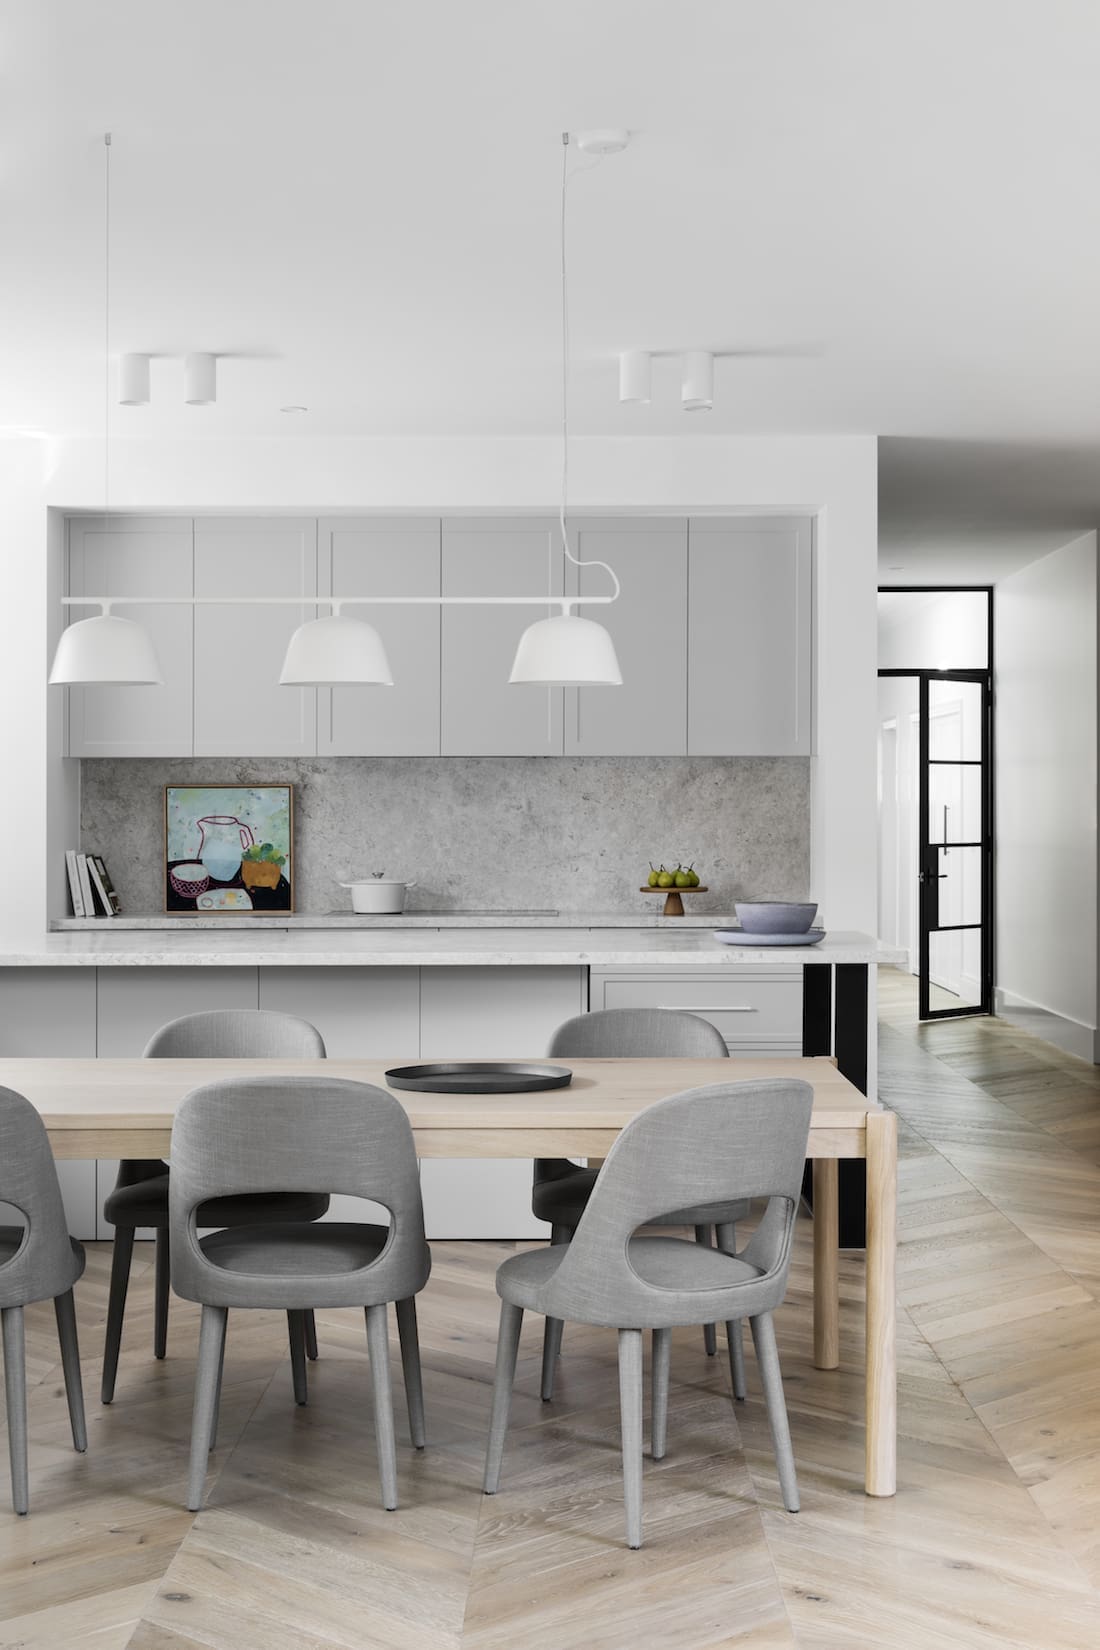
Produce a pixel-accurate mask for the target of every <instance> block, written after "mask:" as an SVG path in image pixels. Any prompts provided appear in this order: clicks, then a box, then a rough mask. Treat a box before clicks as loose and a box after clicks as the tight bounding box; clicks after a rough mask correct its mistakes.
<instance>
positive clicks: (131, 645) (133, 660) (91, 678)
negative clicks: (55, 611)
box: [50, 610, 164, 687]
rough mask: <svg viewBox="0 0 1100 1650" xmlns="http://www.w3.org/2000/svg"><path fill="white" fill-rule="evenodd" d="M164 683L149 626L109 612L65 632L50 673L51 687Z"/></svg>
mask: <svg viewBox="0 0 1100 1650" xmlns="http://www.w3.org/2000/svg"><path fill="white" fill-rule="evenodd" d="M163 680H164V677H163V676H162V675H161V673H160V665H159V664H158V663H157V656H156V653H155V652H154V649H153V644H152V641H151V640H150V638H149V632H148V631H147V630H146V628H145V626H144V625H140V624H137V623H135V621H134V620H133V619H119V618H116V617H115V615H114V614H113V613H110V612H108V611H106V610H105V611H104V612H103V613H101V614H100V615H99V616H98V617H97V618H94V619H80V620H79V621H78V622H77V623H76V624H71V625H69V626H67V628H66V629H65V630H63V631H62V632H61V640H60V641H59V642H58V644H57V652H56V653H55V654H54V661H53V668H52V670H51V671H50V684H51V686H53V685H54V684H55V683H64V684H66V685H68V686H70V687H81V686H93V685H94V686H100V687H102V686H105V685H108V684H110V685H114V686H116V687H123V686H125V687H146V686H150V685H153V684H156V683H158V682H163Z"/></svg>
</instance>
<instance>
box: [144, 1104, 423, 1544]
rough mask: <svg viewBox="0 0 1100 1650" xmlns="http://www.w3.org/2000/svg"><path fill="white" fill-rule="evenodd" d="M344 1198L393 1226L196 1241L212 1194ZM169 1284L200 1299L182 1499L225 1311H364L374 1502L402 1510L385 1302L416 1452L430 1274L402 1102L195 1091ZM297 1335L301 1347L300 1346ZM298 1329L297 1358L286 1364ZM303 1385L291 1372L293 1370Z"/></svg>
mask: <svg viewBox="0 0 1100 1650" xmlns="http://www.w3.org/2000/svg"><path fill="white" fill-rule="evenodd" d="M288 1190H289V1191H292V1192H300V1193H313V1194H315V1193H320V1192H324V1193H325V1194H326V1195H327V1194H328V1193H330V1192H340V1193H344V1194H346V1195H349V1196H352V1197H360V1198H367V1199H369V1200H371V1201H372V1202H374V1203H378V1204H381V1205H382V1206H383V1208H385V1209H386V1210H388V1212H389V1215H390V1225H389V1226H382V1225H376V1224H371V1223H367V1222H350V1221H339V1222H338V1221H324V1222H320V1223H318V1224H314V1223H313V1222H311V1221H308V1220H304V1221H294V1222H292V1221H284V1222H281V1223H275V1222H271V1221H266V1220H265V1221H263V1222H260V1223H257V1224H256V1225H253V1226H234V1227H227V1228H226V1229H225V1230H223V1231H220V1232H212V1233H210V1234H208V1235H207V1236H206V1237H202V1238H200V1237H199V1236H198V1234H197V1227H198V1225H199V1223H200V1222H204V1221H205V1219H206V1209H207V1207H208V1206H209V1204H210V1203H211V1202H212V1201H213V1200H217V1199H221V1198H229V1197H236V1196H238V1195H240V1194H242V1193H248V1194H270V1193H274V1192H283V1191H288ZM169 1205H170V1228H171V1255H172V1286H173V1288H174V1289H175V1291H176V1293H177V1294H178V1295H181V1296H182V1297H183V1298H184V1299H185V1300H190V1301H198V1302H199V1303H200V1304H201V1306H202V1326H201V1330H200V1334H199V1362H198V1371H197V1374H196V1377H195V1408H194V1416H193V1419H192V1427H191V1471H190V1480H189V1487H188V1497H187V1505H188V1506H189V1507H190V1508H191V1509H192V1510H196V1511H197V1509H198V1508H199V1507H200V1506H201V1504H202V1491H203V1482H204V1479H205V1475H206V1460H207V1455H208V1453H209V1451H210V1450H211V1449H212V1448H213V1444H214V1439H215V1436H216V1432H217V1424H218V1401H219V1395H220V1391H221V1372H222V1364H223V1361H224V1357H225V1333H226V1320H227V1318H228V1314H229V1309H230V1308H231V1307H234V1308H236V1307H262V1308H268V1309H270V1308H272V1307H274V1308H278V1309H280V1310H283V1311H286V1312H289V1313H290V1314H291V1315H292V1316H293V1317H299V1316H300V1315H301V1314H302V1313H303V1312H305V1311H306V1310H307V1309H309V1308H311V1307H313V1306H325V1307H338V1306H360V1307H363V1308H364V1309H365V1311H366V1325H367V1347H368V1351H369V1355H370V1368H371V1384H372V1387H373V1391H374V1424H375V1438H376V1442H377V1448H378V1463H379V1473H380V1477H381V1481H382V1505H383V1507H385V1508H387V1509H393V1508H394V1507H396V1506H397V1462H396V1451H395V1444H394V1429H393V1394H392V1389H391V1385H390V1366H389V1336H388V1329H387V1307H388V1304H389V1302H390V1301H393V1302H395V1303H396V1308H397V1327H398V1332H399V1335H400V1338H401V1364H402V1369H403V1371H404V1377H405V1394H406V1399H407V1403H408V1409H409V1427H410V1432H411V1434H412V1441H413V1444H414V1445H415V1447H416V1448H417V1449H423V1448H424V1397H423V1390H422V1385H421V1375H420V1347H419V1340H418V1337H417V1328H416V1300H415V1297H416V1295H417V1294H418V1293H419V1292H420V1290H421V1289H423V1287H424V1285H425V1283H426V1282H427V1281H428V1274H429V1272H430V1271H431V1254H430V1252H429V1249H428V1245H427V1242H426V1241H425V1237H424V1210H423V1206H422V1204H421V1201H420V1174H419V1167H418V1164H417V1160H416V1148H415V1146H414V1144H413V1134H412V1129H411V1128H410V1126H409V1120H408V1118H407V1116H406V1115H405V1111H404V1108H403V1107H402V1106H401V1105H400V1104H399V1103H398V1101H397V1100H395V1099H394V1097H393V1095H392V1094H387V1093H386V1092H385V1091H384V1090H383V1089H379V1088H375V1087H373V1085H371V1084H369V1083H353V1082H349V1081H347V1080H346V1079H343V1078H336V1077H317V1078H313V1079H311V1080H310V1081H309V1082H303V1080H302V1079H301V1078H300V1077H251V1078H241V1079H240V1080H239V1081H231V1080H228V1079H227V1080H224V1081H222V1082H219V1083H210V1084H208V1085H207V1086H206V1087H205V1088H200V1089H196V1090H195V1091H194V1092H193V1093H191V1094H189V1095H188V1096H187V1098H186V1099H185V1100H184V1101H183V1103H182V1105H181V1106H180V1108H179V1110H178V1111H177V1113H176V1118H175V1123H174V1125H173V1128H172V1180H171V1188H170V1193H169ZM300 1344H301V1343H300V1341H299V1342H298V1345H299V1346H300ZM294 1345H295V1343H294V1340H293V1337H292V1342H291V1348H292V1363H293V1362H294ZM295 1386H296V1387H297V1372H296V1375H295Z"/></svg>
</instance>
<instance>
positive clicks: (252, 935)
mask: <svg viewBox="0 0 1100 1650" xmlns="http://www.w3.org/2000/svg"><path fill="white" fill-rule="evenodd" d="M713 921H714V919H713V918H712V919H711V922H713ZM898 955H899V954H897V953H895V952H893V951H889V950H886V949H884V948H883V947H881V946H880V945H879V943H878V941H877V940H875V939H873V938H872V937H871V936H870V935H868V934H855V933H834V934H830V935H829V936H828V937H827V938H826V939H825V940H823V941H822V943H821V944H820V945H816V946H792V947H789V948H774V949H773V948H768V947H762V946H759V947H758V946H752V947H750V946H742V947H733V946H725V945H720V944H719V943H718V941H717V940H716V939H715V938H714V936H713V933H712V932H711V931H710V928H707V929H700V928H699V927H698V926H697V925H695V924H690V925H687V926H684V923H683V922H676V923H672V924H669V925H668V926H666V927H664V928H661V929H658V930H654V929H652V928H642V929H633V928H618V929H614V930H611V929H602V928H591V929H590V928H588V927H587V926H585V927H580V926H575V927H571V928H558V927H554V928H537V927H533V926H531V925H530V924H528V925H527V926H526V927H522V928H509V929H508V930H507V931H505V930H503V929H501V928H500V927H499V926H494V927H493V928H476V927H472V926H464V927H462V928H446V929H443V928H440V927H438V926H433V927H432V928H423V927H422V928H409V929H406V930H404V931H400V932H399V931H395V930H394V929H393V928H386V929H376V930H364V929H362V928H350V929H348V928H344V929H340V928H337V929H335V930H321V931H318V930H315V929H313V930H311V929H287V928H283V927H281V928H278V929H275V930H268V929H266V928H265V929H264V930H263V931H260V929H259V925H258V924H257V925H255V926H252V927H250V928H248V929H247V930H245V931H244V932H242V931H241V930H240V929H239V928H228V927H224V928H223V930H222V932H220V933H217V934H213V933H211V932H210V930H209V929H201V930H198V931H196V930H195V928H194V925H193V924H189V925H188V931H187V932H184V933H180V932H179V931H178V930H171V931H168V932H165V931H164V930H155V931H149V930H146V931H138V932H135V931H133V930H125V929H120V928H119V927H117V925H116V923H115V921H114V920H113V919H110V920H108V919H103V921H102V922H101V925H100V927H99V928H98V929H96V930H95V931H92V932H89V931H88V930H79V931H77V932H68V933H56V934H44V935H43V936H42V937H41V939H40V940H39V941H38V942H37V943H36V944H34V945H31V946H25V947H23V948H21V949H15V948H11V949H8V948H4V949H2V950H0V967H4V968H21V967H31V968H33V967H39V968H42V967H45V968H56V967H88V968H122V967H134V966H151V967H192V968H204V967H227V966H228V967H233V966H236V967H241V968H245V967H249V968H280V967H284V968H300V967H349V966H350V967H373V968H461V967H546V966H559V967H569V966H573V967H592V968H651V969H656V970H666V969H669V968H673V969H676V968H706V969H710V968H713V969H725V970H727V971H733V970H736V969H744V968H754V969H760V968H768V969H780V970H783V971H785V972H786V971H793V970H796V969H800V968H801V967H802V965H803V963H808V962H815V963H873V962H896V961H897V960H898Z"/></svg>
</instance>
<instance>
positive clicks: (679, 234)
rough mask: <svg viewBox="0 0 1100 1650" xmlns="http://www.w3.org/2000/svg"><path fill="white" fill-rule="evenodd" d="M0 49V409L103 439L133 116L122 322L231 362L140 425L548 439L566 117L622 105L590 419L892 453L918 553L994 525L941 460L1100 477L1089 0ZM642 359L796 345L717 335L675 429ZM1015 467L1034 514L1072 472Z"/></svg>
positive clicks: (276, 32)
mask: <svg viewBox="0 0 1100 1650" xmlns="http://www.w3.org/2000/svg"><path fill="white" fill-rule="evenodd" d="M0 54H2V69H0V72H2V73H3V81H4V97H3V101H2V105H0V221H2V223H3V236H4V240H5V243H6V245H5V250H4V253H3V258H2V273H0V285H2V289H3V290H2V293H0V352H2V354H0V359H2V360H3V372H2V373H0V429H3V428H7V429H9V430H25V429H32V430H34V429H37V430H46V431H50V432H58V433H87V432H98V431H99V430H101V428H102V414H103V408H102V388H101V362H102V349H103V338H102V279H103V269H102V160H103V149H102V133H103V131H104V130H106V129H108V128H109V129H111V130H112V132H113V133H114V146H113V150H112V155H113V191H114V205H115V234H114V252H115V256H114V269H113V294H114V322H113V329H112V343H113V347H114V348H115V349H116V350H150V351H163V352H168V353H172V352H180V351H183V350H184V349H187V348H192V349H207V350H214V351H218V352H231V353H232V354H233V355H234V356H236V357H238V358H237V359H230V360H226V361H223V362H222V363H221V368H220V392H219V400H218V404H217V405H216V406H214V407H206V408H191V407H184V406H183V405H182V393H181V375H180V366H179V363H178V362H173V361H169V360H164V361H158V362H156V363H155V364H154V400H153V404H152V405H151V406H149V407H144V408H117V407H116V408H114V409H113V412H112V418H113V421H114V424H115V427H116V428H117V429H118V430H119V431H120V432H121V433H128V434H132V435H138V436H142V435H147V436H158V435H167V434H173V435H181V434H184V435H194V436H197V437H211V438H218V439H225V438H229V437H232V436H235V435H246V434H258V435H263V434H277V435H289V434H291V433H293V434H297V433H298V432H299V431H301V430H302V429H303V426H305V427H307V428H308V431H309V433H310V434H311V435H324V436H335V435H348V436H355V435H361V434H373V433H386V434H400V433H404V432H408V433H421V434H439V435H446V434H450V433H463V434H475V433H487V434H528V433H539V432H551V431H552V430H553V429H554V428H555V424H556V419H557V416H558V348H559V342H558V324H559V322H558V308H557V306H558V288H557V281H558V270H557V233H558V226H557V212H558V199H557V190H558V177H559V167H560V156H561V149H560V133H561V131H562V129H563V128H565V127H569V128H571V129H574V130H576V129H577V128H579V127H586V126H593V125H604V124H620V125H625V126H627V127H629V128H631V130H632V131H633V132H634V134H635V137H634V141H633V143H632V145H631V147H630V149H629V150H628V151H627V152H626V153H625V154H624V155H622V156H619V157H616V158H613V159H610V160H607V161H606V162H604V163H603V164H602V165H601V166H599V167H598V168H597V169H596V170H595V171H593V172H591V173H589V174H587V175H585V176H583V177H579V178H578V179H577V181H576V183H575V184H574V185H573V186H572V188H571V192H570V196H571V206H570V225H571V270H572V281H573V346H574V358H575V370H574V396H575V400H574V415H575V427H576V429H577V432H578V433H582V434H583V433H601V434H607V435H623V436H629V435H633V434H636V433H641V434H647V435H653V434H673V435H677V436H684V437H686V438H688V439H690V438H691V437H692V436H694V435H696V434H697V433H706V434H715V433H721V432H741V431H796V432H817V431H859V430H862V431H871V432H877V433H881V434H883V435H885V436H888V437H896V438H904V439H903V440H899V441H898V442H897V443H896V444H894V443H887V444H886V445H885V446H884V476H883V482H884V487H883V519H884V539H885V541H886V548H887V552H888V553H887V555H886V557H884V561H885V562H887V563H889V562H900V563H901V564H902V565H903V566H905V567H906V575H907V577H912V575H913V566H912V564H913V562H914V561H915V560H920V559H921V558H922V557H927V556H931V557H932V559H933V560H934V559H935V555H936V554H942V556H944V557H946V558H947V559H948V560H949V559H950V556H951V554H952V549H951V546H952V543H953V542H954V544H955V551H954V553H955V554H956V557H957V554H958V542H957V540H958V535H959V533H960V532H961V531H962V530H963V529H964V528H965V531H966V534H967V535H968V538H969V541H970V543H971V549H972V550H975V553H977V547H978V541H979V539H980V537H981V533H982V532H984V531H986V530H988V531H990V532H992V533H993V534H994V535H995V537H996V535H1000V536H999V538H997V543H998V544H999V545H1000V547H1001V549H1002V550H1003V548H1004V540H1005V534H1006V532H1007V531H1008V530H1009V528H1008V527H1006V526H1005V524H1004V523H1003V522H1000V523H998V521H997V520H989V519H986V518H985V517H982V515H981V508H980V506H981V502H982V498H983V497H984V496H985V495H984V494H982V493H981V492H980V490H979V495H978V497H977V499H976V500H975V498H974V497H973V496H971V497H970V499H969V503H968V504H965V505H964V504H963V503H958V508H957V510H956V514H959V515H960V516H961V520H960V521H959V522H958V523H956V524H955V525H952V523H951V522H950V521H945V520H944V519H943V516H944V512H943V511H942V510H941V511H940V512H939V515H935V512H933V513H932V515H930V514H929V511H928V508H927V506H928V503H929V492H930V490H931V491H932V492H935V490H936V488H937V487H938V486H939V485H940V483H941V481H944V480H945V479H946V482H947V484H948V485H950V483H951V477H952V475H955V474H956V473H957V469H958V466H957V463H956V458H957V456H958V455H959V454H962V455H963V461H964V463H969V462H970V461H971V460H972V459H974V458H975V457H976V456H977V455H980V454H985V455H986V456H987V457H988V455H989V454H990V453H995V452H997V451H1000V450H1001V449H1000V448H999V447H997V446H996V445H993V446H990V445H989V444H999V443H1015V444H1026V445H1027V447H1028V448H1029V450H1030V449H1031V448H1034V447H1036V446H1039V447H1044V446H1045V447H1046V448H1047V449H1051V448H1057V449H1058V450H1061V451H1070V452H1072V453H1073V454H1075V455H1076V459H1075V465H1076V468H1075V469H1074V475H1075V477H1076V478H1077V482H1080V481H1081V479H1082V477H1083V476H1084V475H1085V474H1086V473H1087V474H1088V475H1089V476H1090V477H1091V469H1092V467H1093V454H1094V453H1095V452H1096V451H1097V450H1098V449H1100V206H1098V200H1100V186H1098V184H1097V157H1098V156H1100V98H1098V97H1097V95H1096V88H1097V85H1100V6H1098V5H1097V4H1096V3H1095V0H1043V3H1041V4H1040V3H1039V0H922V3H921V4H919V5H905V4H901V3H893V4H883V3H882V0H830V3H829V4H828V5H820V4H814V3H812V0H770V3H768V4H761V3H760V0H691V4H690V5H687V4H679V5H677V4H673V3H671V0H555V3H554V4H545V5H537V6H536V5H534V4H522V3H520V4H517V0H460V3H455V0H404V3H397V0H385V3H383V0H323V3H315V4H313V5H307V4H303V3H302V0H232V3H230V4H227V3H226V0H187V3H186V4H178V5H176V4H173V5H166V4H150V3H149V0H7V4H5V6H4V7H3V9H2V10H0ZM628 346H651V347H654V348H664V349H677V348H682V347H686V346H712V347H727V348H734V349H744V350H746V351H749V352H767V351H768V350H771V349H775V350H780V351H787V352H790V353H787V354H780V355H777V356H776V357H774V358H769V357H768V355H767V353H750V354H749V355H747V356H746V358H744V359H743V360H740V361H723V362H722V363H720V365H719V370H718V385H717V400H716V405H715V409H714V411H713V413H711V414H709V415H708V414H696V415H693V416H692V415H684V414H682V413H681V412H680V411H679V409H678V407H677V405H676V401H677V384H676V374H675V366H674V364H673V363H672V362H661V363H658V370H657V373H656V386H655V387H656V399H655V401H654V403H653V404H652V405H651V406H649V407H636V406H632V407H621V406H620V405H619V403H618V400H617V384H616V365H615V358H616V355H617V352H618V351H619V350H620V349H622V348H625V347H628ZM288 402H303V403H305V404H306V405H308V407H309V409H310V411H309V413H308V414H307V415H306V417H305V418H304V419H302V418H290V417H288V416H287V415H284V414H280V412H279V411H278V408H279V407H280V406H281V405H283V404H285V403H288ZM290 426H293V430H291V428H290ZM955 443H967V444H969V443H980V444H982V445H981V447H980V448H976V447H971V446H969V445H966V446H962V447H956V446H955V445H954V444H955ZM979 469H980V473H981V475H982V476H983V477H985V478H986V481H988V480H989V478H990V477H991V476H995V475H996V473H997V462H996V460H995V459H992V460H989V461H988V462H984V461H983V465H981V466H979ZM1056 470H1057V466H1055V471H1056ZM1036 474H1037V472H1033V475H1032V479H1033V480H1035V477H1036ZM1010 480H1011V485H1010V486H1009V487H1008V489H1007V491H1008V493H1009V494H1012V495H1013V496H1012V497H1011V498H1007V499H1005V500H1002V501H1001V502H1002V503H1003V504H1004V507H1005V509H1007V510H1008V513H1009V516H1010V518H1011V519H1010V521H1009V527H1013V526H1015V527H1020V523H1019V522H1018V521H1017V520H1016V515H1015V514H1014V513H1013V512H1018V510H1019V507H1020V505H1021V502H1022V503H1023V504H1024V505H1025V506H1026V510H1025V514H1028V521H1027V522H1026V523H1024V524H1023V525H1024V528H1025V529H1026V531H1027V532H1032V533H1033V534H1034V535H1037V536H1038V537H1039V538H1042V535H1044V534H1046V533H1048V532H1049V531H1051V530H1052V523H1051V521H1050V519H1049V511H1048V506H1055V505H1056V506H1058V507H1059V509H1061V513H1062V517H1064V516H1065V515H1066V511H1065V510H1064V509H1062V506H1063V505H1064V504H1065V500H1064V498H1062V497H1061V495H1060V494H1059V492H1058V486H1057V476H1056V475H1054V477H1053V479H1052V474H1051V473H1048V472H1044V478H1043V486H1044V487H1045V488H1046V489H1047V491H1046V492H1045V493H1043V495H1042V498H1041V499H1040V500H1039V503H1038V505H1037V504H1036V497H1035V496H1033V495H1032V494H1030V493H1028V491H1027V488H1026V487H1025V488H1024V489H1023V493H1024V497H1023V499H1022V501H1021V497H1020V492H1021V489H1020V486H1019V480H1020V478H1019V475H1018V474H1017V475H1016V476H1015V477H1012V478H1010ZM1086 494H1087V495H1088V496H1087V497H1086V496H1085V495H1086ZM1093 494H1095V496H1096V501H1097V502H1098V503H1100V487H1096V488H1092V485H1091V479H1090V481H1089V486H1087V487H1085V486H1081V485H1077V484H1076V483H1075V491H1074V497H1073V501H1072V507H1071V508H1070V510H1069V514H1071V515H1074V520H1075V522H1076V520H1077V515H1078V514H1079V512H1080V510H1081V509H1085V508H1086V507H1087V508H1088V509H1089V510H1090V511H1092V512H1093V513H1092V514H1091V515H1090V516H1089V518H1088V519H1087V520H1086V521H1085V522H1084V525H1090V524H1091V522H1092V521H1093V520H1095V519H1100V511H1097V510H1096V509H1095V506H1094V503H1093ZM952 508H955V507H954V506H952ZM1036 509H1038V513H1039V514H1040V515H1041V517H1042V520H1041V521H1037V520H1036V519H1035V515H1036ZM1075 512H1076V513H1077V514H1075ZM949 513H950V512H949ZM994 514H995V512H994ZM933 516H934V518H935V519H933ZM979 518H980V519H979ZM1060 530H1061V518H1060V519H1059V521H1058V522H1055V523H1054V524H1053V531H1055V532H1056V533H1057V532H1058V531H1060ZM953 535H954V539H953V537H952V536H953ZM1042 541H1043V542H1044V543H1045V542H1046V540H1045V538H1043V540H1042ZM1058 542H1062V540H1061V539H1059V540H1058ZM922 545H923V547H924V548H923V549H922V548H921V546H922ZM937 547H938V549H937ZM1049 547H1051V548H1053V545H1051V546H1049ZM902 551H904V552H905V554H902V553H901V552H902ZM1035 553H1040V552H1035ZM1025 559H1030V558H1028V557H1025ZM906 562H908V563H909V564H910V565H908V566H906ZM893 576H894V577H895V578H897V577H899V576H900V575H896V574H895V575H893ZM937 576H942V575H937ZM956 576H959V575H956ZM970 576H976V575H974V574H973V573H972V572H971V574H970Z"/></svg>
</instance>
